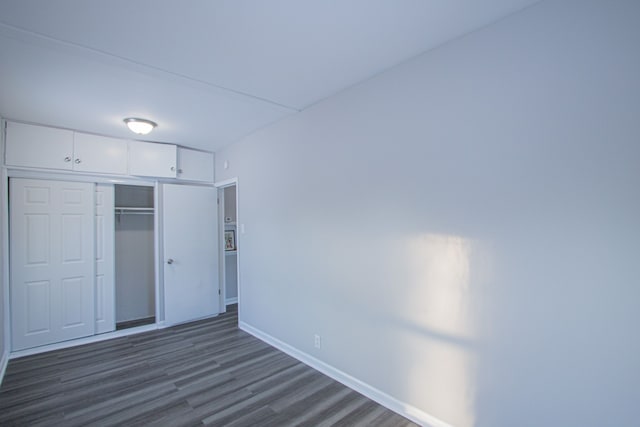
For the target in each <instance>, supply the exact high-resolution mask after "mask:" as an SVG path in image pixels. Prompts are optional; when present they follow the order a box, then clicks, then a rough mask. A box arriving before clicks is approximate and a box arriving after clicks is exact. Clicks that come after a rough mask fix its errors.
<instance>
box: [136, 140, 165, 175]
mask: <svg viewBox="0 0 640 427" xmlns="http://www.w3.org/2000/svg"><path fill="white" fill-rule="evenodd" d="M176 160H177V147H176V146H175V145H170V144H156V143H153V142H141V141H129V174H130V175H138V176H157V177H159V178H175V177H176V169H177V168H176Z"/></svg>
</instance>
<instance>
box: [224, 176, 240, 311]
mask: <svg viewBox="0 0 640 427" xmlns="http://www.w3.org/2000/svg"><path fill="white" fill-rule="evenodd" d="M227 218H231V222H232V223H234V224H225V226H224V229H225V230H233V232H234V233H236V247H237V245H238V236H237V234H238V227H237V225H235V222H236V219H237V218H236V186H235V185H232V186H229V187H225V188H224V218H223V220H224V221H225V222H226V219H227ZM224 258H225V259H224V262H225V298H226V300H227V301H229V300H234V299H237V298H238V256H237V253H232V252H226V253H225V257H224Z"/></svg>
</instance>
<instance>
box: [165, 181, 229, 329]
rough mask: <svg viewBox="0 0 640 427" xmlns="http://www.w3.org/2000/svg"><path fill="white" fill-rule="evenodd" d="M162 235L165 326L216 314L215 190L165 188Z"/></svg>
mask: <svg viewBox="0 0 640 427" xmlns="http://www.w3.org/2000/svg"><path fill="white" fill-rule="evenodd" d="M162 231H163V246H164V250H163V255H164V301H165V303H164V307H165V322H166V323H167V324H169V325H173V324H176V323H183V322H188V321H190V320H195V319H199V318H203V317H208V316H213V315H216V314H218V313H219V299H218V298H219V297H218V290H219V285H218V243H217V242H218V206H217V191H216V189H215V188H213V187H198V186H191V185H175V184H163V185H162Z"/></svg>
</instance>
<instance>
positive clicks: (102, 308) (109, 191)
mask: <svg viewBox="0 0 640 427" xmlns="http://www.w3.org/2000/svg"><path fill="white" fill-rule="evenodd" d="M114 208H115V192H114V187H113V184H96V334H102V333H104V332H112V331H115V330H116V284H115V224H114V223H115V218H114V216H115V213H114Z"/></svg>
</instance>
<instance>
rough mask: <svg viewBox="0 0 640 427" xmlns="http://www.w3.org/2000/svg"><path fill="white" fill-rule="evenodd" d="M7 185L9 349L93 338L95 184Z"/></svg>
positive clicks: (27, 181) (25, 182) (41, 182)
mask: <svg viewBox="0 0 640 427" xmlns="http://www.w3.org/2000/svg"><path fill="white" fill-rule="evenodd" d="M9 182H10V189H11V192H10V205H9V211H10V233H11V234H10V235H11V238H10V241H9V242H10V244H9V251H10V260H11V264H10V267H11V270H10V271H11V279H10V295H11V331H12V333H11V339H12V350H14V351H15V350H22V349H25V348H30V347H36V346H40V345H44V344H51V343H55V342H60V341H66V340H70V339H73V338H80V337H84V336H88V335H93V333H94V328H95V315H94V313H95V311H94V303H95V302H94V280H95V268H94V263H95V255H94V237H93V235H94V214H93V210H94V208H93V205H94V203H93V197H94V195H93V193H94V184H89V183H83V182H63V181H45V180H35V179H19V178H12V179H11V180H10V181H9Z"/></svg>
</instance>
